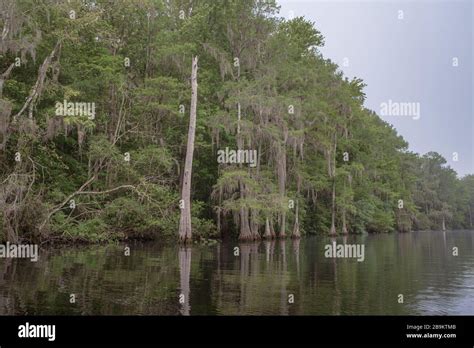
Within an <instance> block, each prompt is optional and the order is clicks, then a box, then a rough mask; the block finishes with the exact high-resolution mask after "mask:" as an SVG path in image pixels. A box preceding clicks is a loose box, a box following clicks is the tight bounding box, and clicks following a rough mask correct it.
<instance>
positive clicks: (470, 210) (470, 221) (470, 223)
mask: <svg viewBox="0 0 474 348" xmlns="http://www.w3.org/2000/svg"><path fill="white" fill-rule="evenodd" d="M469 225H470V226H471V228H472V209H471V205H470V204H469Z"/></svg>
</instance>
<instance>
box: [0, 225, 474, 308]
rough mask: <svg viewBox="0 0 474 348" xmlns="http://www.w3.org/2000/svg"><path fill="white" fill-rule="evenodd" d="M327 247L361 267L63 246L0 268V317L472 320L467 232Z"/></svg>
mask: <svg viewBox="0 0 474 348" xmlns="http://www.w3.org/2000/svg"><path fill="white" fill-rule="evenodd" d="M336 241H337V243H343V242H346V243H357V244H364V245H365V260H364V261H363V262H357V260H356V259H347V258H346V259H342V258H339V259H330V258H326V257H325V256H324V245H326V244H329V243H331V239H329V238H327V237H308V238H304V239H302V240H301V241H292V240H286V241H279V240H277V241H272V242H260V243H252V244H241V243H238V242H229V243H217V244H215V245H211V246H206V245H196V244H194V245H192V246H191V247H187V248H184V247H179V246H177V245H162V244H158V243H136V244H129V246H130V248H131V255H130V256H125V255H124V246H125V245H124V244H120V245H108V246H94V247H87V248H84V247H83V248H71V247H67V248H64V250H57V249H50V250H42V251H41V253H40V259H39V261H38V262H36V263H35V262H31V261H29V260H19V259H0V314H30V315H39V314H77V315H81V314H83V315H84V314H98V315H101V314H102V315H108V314H139V315H179V314H192V315H193V314H195V315H216V314H223V315H239V314H243V315H259V314H266V315H268V314H269V315H300V314H316V315H318V314H321V315H328V314H329V315H332V314H334V315H338V314H395V315H397V314H433V315H438V314H452V315H456V314H471V315H474V231H453V232H451V231H448V232H445V233H443V232H415V233H409V234H383V235H367V236H349V237H347V238H343V237H339V238H337V239H336ZM236 246H238V247H239V248H240V249H239V251H240V255H239V256H234V248H235V247H236ZM453 247H457V248H458V249H459V256H453V252H452V250H453ZM70 294H75V296H76V303H74V304H71V303H70V301H69V300H70ZM180 294H182V295H184V296H183V297H182V299H183V301H182V302H183V303H180V302H179V296H180ZM399 294H403V296H404V303H403V304H400V303H398V295H399ZM290 295H293V296H294V303H289V298H290Z"/></svg>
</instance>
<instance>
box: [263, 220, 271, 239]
mask: <svg viewBox="0 0 474 348" xmlns="http://www.w3.org/2000/svg"><path fill="white" fill-rule="evenodd" d="M263 238H264V239H272V238H273V236H272V233H271V231H270V221H269V220H268V218H266V219H265V233H264V234H263Z"/></svg>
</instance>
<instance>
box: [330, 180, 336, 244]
mask: <svg viewBox="0 0 474 348" xmlns="http://www.w3.org/2000/svg"><path fill="white" fill-rule="evenodd" d="M331 210H332V216H331V230H330V231H329V235H330V236H335V235H336V234H337V232H336V179H335V178H333V179H332V208H331Z"/></svg>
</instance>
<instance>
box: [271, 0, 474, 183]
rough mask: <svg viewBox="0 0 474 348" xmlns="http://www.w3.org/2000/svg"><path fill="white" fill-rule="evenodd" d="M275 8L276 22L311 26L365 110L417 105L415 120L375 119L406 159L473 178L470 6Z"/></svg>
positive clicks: (445, 2)
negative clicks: (441, 162)
mask: <svg viewBox="0 0 474 348" xmlns="http://www.w3.org/2000/svg"><path fill="white" fill-rule="evenodd" d="M277 2H278V3H279V5H280V6H281V11H280V16H283V17H285V18H290V17H291V16H304V17H306V18H307V19H309V20H311V21H313V22H315V26H316V28H317V29H318V30H319V31H321V33H322V34H323V36H324V37H325V42H326V43H325V46H324V47H323V48H321V52H322V53H323V55H324V57H325V58H330V59H331V60H332V61H334V62H335V63H337V64H338V65H339V66H340V68H341V69H342V70H343V71H344V73H345V75H346V76H348V77H349V78H352V77H359V78H362V79H363V80H364V82H365V83H366V84H367V87H366V89H365V92H366V95H367V100H366V103H365V104H366V107H368V108H370V109H372V110H374V111H376V112H377V114H379V115H381V103H388V102H389V100H391V101H392V102H396V103H402V102H406V103H419V104H418V105H419V106H420V117H419V119H415V118H417V117H416V116H413V117H410V116H394V115H387V116H381V117H382V119H384V120H385V121H387V122H389V123H391V124H393V125H394V127H395V128H396V129H397V130H398V132H399V133H400V134H401V135H402V136H403V137H404V138H405V140H407V141H408V143H409V144H410V149H411V150H412V151H415V152H418V153H422V154H423V153H426V152H428V151H437V152H439V153H440V154H442V155H443V156H444V157H445V158H446V159H447V161H448V164H449V165H450V166H451V167H452V168H454V169H455V170H456V171H457V172H458V174H459V175H460V176H462V175H465V174H471V173H472V174H474V141H473V138H474V112H473V110H474V101H473V95H474V70H473V58H474V49H473V46H474V45H473V41H474V38H473V31H474V30H473V28H474V21H473V18H474V5H473V3H474V1H473V0H413V1H408V0H405V1H403V0H396V1H392V0H277ZM400 11H403V12H400ZM399 17H403V19H399ZM454 58H457V62H458V66H457V67H453V62H455V59H454ZM344 63H346V65H347V66H344ZM347 63H348V64H347ZM455 152H456V153H458V160H457V161H455V160H454V156H453V153H455Z"/></svg>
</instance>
